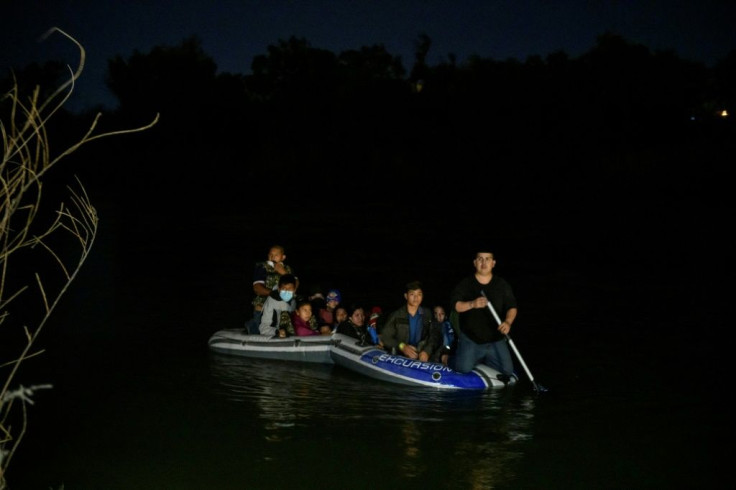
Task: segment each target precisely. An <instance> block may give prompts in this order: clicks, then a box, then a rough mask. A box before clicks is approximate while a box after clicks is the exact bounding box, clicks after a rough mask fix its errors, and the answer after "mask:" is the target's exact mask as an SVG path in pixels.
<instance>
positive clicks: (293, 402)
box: [210, 354, 535, 488]
mask: <svg viewBox="0 0 736 490" xmlns="http://www.w3.org/2000/svg"><path fill="white" fill-rule="evenodd" d="M210 365H211V373H212V379H213V388H212V389H213V391H214V394H215V395H216V396H218V397H221V398H222V399H225V400H227V402H228V403H231V404H234V405H236V406H238V411H239V412H240V413H242V412H246V414H244V416H247V414H248V413H250V414H251V415H253V417H252V419H253V420H257V423H256V425H257V427H254V428H253V429H254V430H261V431H262V434H263V435H262V438H261V443H262V444H267V445H268V446H270V448H271V449H272V451H266V452H264V455H263V459H262V461H270V460H271V458H272V457H273V456H267V455H266V454H270V455H273V454H278V455H279V457H281V456H284V455H286V456H287V457H289V458H303V457H304V454H309V453H310V452H315V451H317V452H321V453H324V452H328V453H329V454H331V455H334V457H336V458H338V459H342V458H344V457H345V456H346V455H350V458H345V462H346V465H347V467H345V468H342V469H341V470H334V471H333V470H331V472H330V476H327V475H326V476H325V478H328V479H329V478H335V484H337V483H338V481H339V479H340V478H345V477H346V475H350V474H354V472H355V470H356V469H358V468H361V469H365V468H370V467H374V468H380V469H381V472H382V473H383V472H387V473H388V474H391V475H396V476H395V478H398V479H399V480H400V481H401V482H403V484H406V485H411V484H414V485H416V484H418V483H420V482H432V483H435V484H436V485H439V486H440V487H441V488H454V487H459V488H490V487H498V486H499V485H501V484H509V483H510V482H512V481H513V479H514V475H515V473H516V471H515V467H516V465H517V464H518V461H519V460H520V459H521V458H522V456H523V455H524V451H525V449H526V447H527V445H528V444H530V442H531V441H532V439H533V421H534V411H535V399H534V396H533V395H531V394H529V393H528V392H525V391H523V390H517V391H516V392H515V391H514V390H516V388H514V389H509V390H497V391H489V392H474V391H457V392H454V391H453V392H448V391H446V390H442V391H433V390H427V389H426V388H422V387H406V386H401V385H395V384H391V383H385V382H381V381H378V380H373V379H370V378H365V377H362V376H360V375H359V374H356V373H353V372H351V371H348V370H345V369H343V368H341V367H339V366H329V365H311V364H301V363H284V362H277V361H266V360H257V359H247V358H239V357H231V356H223V355H219V354H213V355H212V356H211V363H210ZM272 445H275V447H274V446H272ZM284 478H286V480H282V481H281V482H282V483H284V484H288V483H291V482H290V481H289V480H288V476H284ZM343 482H344V480H343ZM325 483H326V484H327V486H330V485H329V484H328V482H325Z"/></svg>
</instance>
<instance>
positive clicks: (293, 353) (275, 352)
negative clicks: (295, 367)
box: [209, 329, 333, 364]
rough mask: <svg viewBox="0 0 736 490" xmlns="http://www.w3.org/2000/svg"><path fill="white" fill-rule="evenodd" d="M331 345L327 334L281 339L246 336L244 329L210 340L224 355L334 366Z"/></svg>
mask: <svg viewBox="0 0 736 490" xmlns="http://www.w3.org/2000/svg"><path fill="white" fill-rule="evenodd" d="M332 344H333V340H332V338H331V337H329V336H325V335H314V336H309V337H287V338H284V339H281V338H278V337H275V338H274V337H266V336H263V335H257V334H256V335H252V334H246V333H244V332H243V330H242V329H226V330H219V331H217V332H215V333H214V334H213V335H212V337H210V339H209V347H210V349H211V350H213V351H215V352H219V353H221V354H229V355H236V356H243V357H253V358H257V359H273V360H279V361H299V362H314V363H320V364H333V361H332V356H331V355H330V347H331V346H332Z"/></svg>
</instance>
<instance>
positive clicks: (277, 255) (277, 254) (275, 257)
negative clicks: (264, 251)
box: [268, 248, 286, 264]
mask: <svg viewBox="0 0 736 490" xmlns="http://www.w3.org/2000/svg"><path fill="white" fill-rule="evenodd" d="M285 258H286V255H284V252H282V251H281V249H280V248H272V249H271V250H269V251H268V260H270V261H271V262H274V263H276V264H279V263H281V262H283V261H284V259H285Z"/></svg>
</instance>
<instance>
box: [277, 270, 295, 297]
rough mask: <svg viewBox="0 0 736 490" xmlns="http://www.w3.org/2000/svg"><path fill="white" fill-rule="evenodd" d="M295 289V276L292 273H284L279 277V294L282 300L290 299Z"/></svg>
mask: <svg viewBox="0 0 736 490" xmlns="http://www.w3.org/2000/svg"><path fill="white" fill-rule="evenodd" d="M295 291H296V277H295V276H294V274H284V275H283V276H281V277H279V296H280V297H281V299H283V300H284V301H291V298H293V297H294V292H295Z"/></svg>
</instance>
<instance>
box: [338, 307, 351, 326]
mask: <svg viewBox="0 0 736 490" xmlns="http://www.w3.org/2000/svg"><path fill="white" fill-rule="evenodd" d="M348 316H349V315H348V310H347V308H345V307H344V306H340V305H337V307H335V322H336V323H338V324H340V323H342V322H344V321H345V320H347V319H348Z"/></svg>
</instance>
